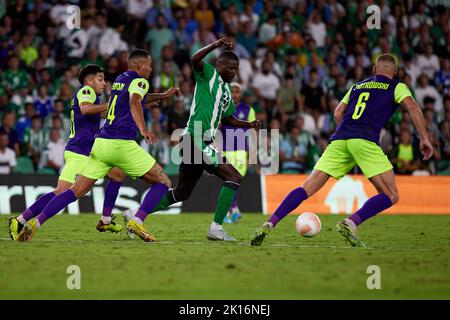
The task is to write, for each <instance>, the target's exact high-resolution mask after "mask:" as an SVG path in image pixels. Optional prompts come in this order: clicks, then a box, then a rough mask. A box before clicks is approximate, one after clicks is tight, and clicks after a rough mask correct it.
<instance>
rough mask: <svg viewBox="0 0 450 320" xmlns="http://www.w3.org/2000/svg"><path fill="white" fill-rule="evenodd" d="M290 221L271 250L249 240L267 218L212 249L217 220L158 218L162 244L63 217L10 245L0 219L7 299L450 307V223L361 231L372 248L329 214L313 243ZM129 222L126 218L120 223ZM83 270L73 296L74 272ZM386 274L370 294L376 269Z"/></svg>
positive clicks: (269, 243)
mask: <svg viewBox="0 0 450 320" xmlns="http://www.w3.org/2000/svg"><path fill="white" fill-rule="evenodd" d="M295 218H296V216H290V217H287V218H286V220H284V221H282V222H281V223H280V225H279V226H278V227H277V229H276V230H275V231H274V232H273V233H272V234H271V235H270V237H269V238H268V239H267V240H266V242H265V243H264V244H263V246H262V247H251V246H249V244H248V239H249V237H250V235H251V234H252V233H253V231H254V230H255V228H256V227H258V226H259V225H260V224H261V223H262V222H263V221H264V220H265V217H264V216H262V215H259V214H258V215H256V214H247V215H244V216H243V218H242V220H241V221H240V222H239V223H238V224H235V225H226V226H225V228H226V230H227V231H229V233H230V234H231V235H232V236H234V237H236V238H237V239H238V240H239V241H238V242H237V243H219V242H210V241H208V240H206V238H205V235H206V232H207V229H208V227H209V224H210V221H211V219H212V215H211V214H182V215H179V216H162V215H158V216H150V217H149V218H148V219H147V221H146V225H147V226H149V230H150V231H151V232H152V233H153V234H154V235H155V236H156V237H157V238H158V240H159V242H158V243H151V244H148V243H143V242H142V241H140V240H138V239H137V240H130V239H128V238H127V237H126V235H125V234H120V235H117V234H110V233H99V232H97V231H96V230H95V225H96V223H97V220H98V216H96V215H92V214H91V215H80V216H69V215H66V214H64V215H60V216H56V217H55V218H53V219H52V220H50V221H48V222H47V223H46V224H45V226H44V227H43V228H42V229H41V230H39V232H38V234H37V235H36V236H35V238H34V239H33V241H32V242H31V243H16V242H13V241H11V240H9V239H8V232H7V216H0V239H1V241H0V298H1V299H17V298H19V299H20V298H21V299H428V298H433V299H436V298H437V299H449V298H450V272H449V270H450V268H449V267H450V250H449V248H450V233H449V230H450V216H388V215H383V216H378V217H375V218H374V219H372V220H370V221H368V222H367V223H365V224H364V225H363V226H362V227H361V228H360V235H361V238H362V240H363V241H365V242H366V244H367V245H368V248H364V249H358V248H351V247H349V246H348V245H347V244H346V243H345V242H344V241H343V239H341V237H340V236H339V235H338V234H337V233H336V232H335V229H334V227H335V224H336V222H337V221H338V220H339V219H342V216H332V215H321V216H320V218H321V221H322V232H321V233H320V234H319V236H318V237H316V238H313V239H306V238H301V237H300V236H299V235H298V234H297V233H296V231H295V228H294V223H295ZM118 220H119V219H118ZM69 265H78V266H79V267H80V269H81V289H80V290H68V289H67V287H66V281H67V278H68V277H69V275H68V274H66V269H67V267H68V266H69ZM370 265H377V266H379V267H380V270H381V289H380V290H377V289H375V290H369V289H368V288H367V285H366V283H367V278H368V277H369V276H371V274H368V273H367V267H368V266H370Z"/></svg>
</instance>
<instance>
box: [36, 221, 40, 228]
mask: <svg viewBox="0 0 450 320" xmlns="http://www.w3.org/2000/svg"><path fill="white" fill-rule="evenodd" d="M40 227H41V223H40V222H39V219H36V229H39V228H40Z"/></svg>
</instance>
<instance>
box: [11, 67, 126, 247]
mask: <svg viewBox="0 0 450 320" xmlns="http://www.w3.org/2000/svg"><path fill="white" fill-rule="evenodd" d="M78 80H79V81H80V84H81V88H80V89H79V90H78V91H77V92H76V93H75V94H74V96H73V98H72V102H71V109H72V110H71V113H70V135H69V141H68V142H67V145H66V148H65V151H64V160H65V166H64V168H63V170H62V172H61V174H60V176H59V178H58V184H57V186H56V189H55V190H54V191H52V192H49V193H47V194H44V195H42V196H41V197H39V198H38V199H37V200H36V202H34V203H33V204H32V205H31V206H30V207H29V208H27V209H26V210H25V211H24V212H23V213H22V214H21V215H20V216H18V217H17V218H16V217H11V218H10V219H9V234H10V236H11V239H13V240H18V236H19V233H20V232H21V231H22V228H23V226H24V225H25V224H26V223H27V222H28V221H29V220H31V219H32V218H34V217H35V216H37V215H38V214H39V213H41V211H42V210H43V209H44V207H45V206H46V205H47V204H48V203H49V202H50V201H51V200H52V199H53V198H54V197H55V196H57V195H58V194H60V193H62V192H64V191H66V190H67V189H69V188H70V187H71V186H72V184H73V183H74V182H75V178H76V176H77V175H78V174H79V173H80V172H81V171H82V170H83V167H84V165H85V164H86V162H87V159H88V157H89V153H90V152H91V148H92V145H93V144H94V138H95V135H96V134H97V132H98V130H99V128H100V118H101V113H102V112H104V111H106V108H107V106H108V104H107V103H100V98H99V95H101V94H102V93H103V91H104V89H105V77H104V75H103V69H102V68H101V67H99V66H97V65H92V64H91V65H87V66H85V67H83V68H82V69H81V70H80V74H79V76H78ZM124 176H125V175H124V173H123V172H122V171H121V170H119V169H117V168H113V169H112V170H111V171H110V172H109V173H108V177H109V179H110V180H109V182H108V184H107V186H106V190H105V201H104V204H103V213H102V217H101V219H100V221H99V222H98V224H97V230H98V231H100V232H104V231H111V232H120V231H121V230H122V227H121V226H120V225H119V224H116V223H115V222H114V221H112V217H111V212H112V209H113V207H114V203H115V202H116V199H117V195H118V193H119V188H120V186H121V184H122V180H123V178H124Z"/></svg>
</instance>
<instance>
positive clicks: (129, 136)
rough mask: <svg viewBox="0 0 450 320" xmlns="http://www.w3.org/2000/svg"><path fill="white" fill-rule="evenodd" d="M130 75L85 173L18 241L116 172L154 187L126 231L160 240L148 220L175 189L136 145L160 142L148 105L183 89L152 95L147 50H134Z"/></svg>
mask: <svg viewBox="0 0 450 320" xmlns="http://www.w3.org/2000/svg"><path fill="white" fill-rule="evenodd" d="M128 68H129V69H128V71H126V72H124V73H122V74H121V75H119V76H118V77H117V78H116V80H115V82H114V83H113V85H112V91H111V98H110V100H109V105H108V110H107V117H106V122H105V125H104V126H103V128H102V129H101V130H100V132H99V133H98V135H97V137H96V138H95V141H94V145H93V147H92V151H91V153H90V155H89V158H88V160H87V162H86V165H85V166H84V168H83V170H82V172H81V174H80V175H79V176H78V177H77V179H76V181H75V183H74V185H73V186H72V187H71V188H70V189H69V190H67V191H65V192H63V193H61V194H59V195H58V196H56V197H54V198H53V199H52V200H51V201H50V202H49V204H48V205H47V206H46V207H45V208H44V209H43V211H42V213H40V214H39V215H38V216H37V217H36V219H32V220H30V221H29V222H28V223H27V224H26V225H25V226H24V228H23V230H22V232H21V233H20V234H19V241H30V240H31V239H32V237H33V235H34V234H35V233H36V231H37V230H38V229H39V228H40V226H41V225H42V224H43V223H44V222H45V221H46V220H47V219H49V218H50V217H52V216H54V215H55V214H56V213H58V212H59V211H60V210H62V209H63V208H65V207H66V206H67V205H68V204H70V203H71V202H74V201H75V200H76V199H78V198H80V197H82V196H83V195H84V194H86V193H87V192H88V191H89V190H90V189H91V187H92V186H93V185H94V183H95V182H96V181H97V180H98V179H101V178H103V177H104V176H105V175H106V174H107V173H108V172H109V171H110V170H111V168H113V167H117V168H119V169H121V170H123V171H124V172H125V173H126V174H128V175H129V176H130V177H131V178H137V177H139V178H141V179H142V180H144V181H146V182H148V183H150V184H151V185H152V187H151V189H150V190H151V192H148V193H147V194H146V195H145V197H144V200H143V201H142V204H141V206H140V208H139V210H138V212H137V214H136V217H135V219H134V220H131V221H129V223H128V224H127V226H126V227H127V230H128V231H129V232H132V233H134V234H136V235H138V236H139V237H140V238H141V239H142V240H144V241H146V242H152V241H155V238H154V237H153V236H152V235H151V234H149V233H148V232H147V230H145V228H144V225H143V220H144V219H145V217H146V216H147V214H148V212H150V211H151V210H152V209H153V208H154V207H155V206H156V205H157V204H158V203H159V201H160V200H161V198H162V197H163V196H164V194H165V193H166V192H167V190H168V188H169V187H170V180H169V178H168V177H167V175H166V174H165V173H164V171H163V169H162V168H161V166H160V165H159V164H157V163H156V161H155V159H153V158H152V156H151V155H150V154H148V153H147V152H145V151H144V150H143V149H142V148H141V147H139V145H138V144H137V142H136V141H135V140H136V138H137V133H138V132H140V133H141V135H142V136H143V137H144V139H145V140H146V141H149V142H151V143H155V142H156V141H157V139H156V136H155V135H154V134H153V133H152V132H150V131H148V130H147V127H146V126H145V121H144V115H143V110H142V109H143V106H144V105H143V104H144V103H143V100H144V98H146V100H147V102H148V103H151V102H153V101H157V100H161V99H165V98H169V97H172V96H173V95H175V94H179V90H178V88H170V89H169V90H167V91H166V92H164V93H160V94H147V92H148V90H149V84H148V81H147V79H148V77H149V76H150V74H151V71H152V59H151V57H150V54H149V53H148V52H146V51H144V50H140V49H137V50H134V51H133V52H131V54H130V56H129V58H128Z"/></svg>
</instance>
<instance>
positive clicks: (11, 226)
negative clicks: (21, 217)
mask: <svg viewBox="0 0 450 320" xmlns="http://www.w3.org/2000/svg"><path fill="white" fill-rule="evenodd" d="M22 229H23V224H21V223H20V222H19V221H18V220H17V219H16V217H9V218H8V231H9V236H10V237H11V239H12V240H14V241H17V240H19V233H20V232H21V231H22Z"/></svg>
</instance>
